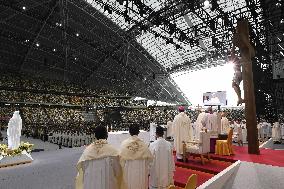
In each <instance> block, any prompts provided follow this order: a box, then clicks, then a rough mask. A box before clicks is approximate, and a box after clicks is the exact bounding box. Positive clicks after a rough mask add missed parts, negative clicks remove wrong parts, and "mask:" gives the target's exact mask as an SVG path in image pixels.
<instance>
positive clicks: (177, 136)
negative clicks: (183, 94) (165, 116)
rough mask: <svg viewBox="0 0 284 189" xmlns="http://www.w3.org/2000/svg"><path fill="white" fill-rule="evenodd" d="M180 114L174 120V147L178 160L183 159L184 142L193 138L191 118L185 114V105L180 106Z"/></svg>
mask: <svg viewBox="0 0 284 189" xmlns="http://www.w3.org/2000/svg"><path fill="white" fill-rule="evenodd" d="M178 110H179V112H180V113H179V114H178V115H176V116H175V118H174V121H173V135H174V148H175V150H176V156H177V161H182V154H183V142H187V141H190V140H191V136H192V127H191V120H190V118H189V117H188V116H187V115H186V114H185V112H184V111H185V109H184V107H183V106H180V107H179V109H178Z"/></svg>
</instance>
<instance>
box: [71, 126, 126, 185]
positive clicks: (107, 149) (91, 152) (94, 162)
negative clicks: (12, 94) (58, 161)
mask: <svg viewBox="0 0 284 189" xmlns="http://www.w3.org/2000/svg"><path fill="white" fill-rule="evenodd" d="M95 136H96V138H97V140H95V142H94V143H92V144H90V145H89V146H88V147H87V148H86V149H85V151H84V152H83V154H82V156H81V158H80V159H79V161H78V164H77V169H78V174H77V177H76V189H120V183H121V176H122V170H121V166H120V162H119V152H118V151H117V150H116V149H115V148H113V147H112V146H111V145H110V144H108V142H107V140H106V139H107V136H108V134H107V129H106V127H103V126H97V127H96V128H95Z"/></svg>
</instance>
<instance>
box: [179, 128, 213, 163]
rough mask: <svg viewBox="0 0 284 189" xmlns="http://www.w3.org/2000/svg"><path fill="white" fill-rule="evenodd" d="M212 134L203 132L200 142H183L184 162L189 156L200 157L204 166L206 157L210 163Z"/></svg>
mask: <svg viewBox="0 0 284 189" xmlns="http://www.w3.org/2000/svg"><path fill="white" fill-rule="evenodd" d="M209 152H210V133H209V132H205V131H201V132H200V137H199V140H197V141H188V142H183V161H184V162H185V161H186V156H187V154H192V155H193V156H195V155H200V158H201V163H202V164H203V165H204V155H206V156H207V158H208V160H209V161H210V154H209Z"/></svg>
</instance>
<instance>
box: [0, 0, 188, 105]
mask: <svg viewBox="0 0 284 189" xmlns="http://www.w3.org/2000/svg"><path fill="white" fill-rule="evenodd" d="M0 2H1V4H0V18H1V20H0V42H1V43H0V70H1V72H2V73H3V72H5V71H6V70H8V71H9V72H20V73H24V74H30V75H34V76H36V77H43V78H48V79H53V80H62V81H64V82H70V83H77V84H79V85H80V86H82V87H84V86H86V87H91V88H94V89H99V90H106V91H108V90H111V91H116V92H118V93H119V94H122V95H126V96H140V97H146V98H148V99H151V100H160V101H166V102H173V103H184V104H188V103H189V102H188V101H187V99H186V98H185V97H184V95H183V94H182V92H181V91H180V90H179V88H178V87H177V86H176V84H175V82H174V81H173V80H172V79H171V77H169V75H168V73H167V72H166V70H165V69H164V68H163V66H162V65H161V64H159V63H158V62H157V61H156V60H155V59H154V58H153V57H152V56H151V55H150V54H149V53H148V52H147V51H146V50H145V49H144V48H143V47H142V46H141V45H139V43H137V42H136V40H134V39H133V38H131V37H130V36H129V35H128V33H127V32H126V31H124V30H123V29H122V28H120V27H119V26H118V25H116V24H115V23H113V22H112V21H111V20H110V19H109V18H107V17H106V16H105V15H103V14H102V13H100V12H99V11H98V10H97V9H96V8H94V7H93V6H92V5H91V4H90V3H88V2H86V1H84V0H1V1H0Z"/></svg>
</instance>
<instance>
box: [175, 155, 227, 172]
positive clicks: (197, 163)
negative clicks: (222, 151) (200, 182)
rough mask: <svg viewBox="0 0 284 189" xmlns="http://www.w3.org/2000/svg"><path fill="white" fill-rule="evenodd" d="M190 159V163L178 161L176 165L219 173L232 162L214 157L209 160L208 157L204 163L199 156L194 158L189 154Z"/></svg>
mask: <svg viewBox="0 0 284 189" xmlns="http://www.w3.org/2000/svg"><path fill="white" fill-rule="evenodd" d="M188 160H189V161H188V163H183V162H176V166H179V167H184V168H188V169H194V170H198V171H202V172H206V173H211V174H218V173H219V172H221V171H222V170H224V169H226V168H227V167H229V166H230V165H231V164H232V163H231V162H226V161H220V160H213V159H211V161H208V160H207V159H206V161H205V165H202V164H201V160H200V158H199V157H197V158H195V159H193V158H192V156H188Z"/></svg>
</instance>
